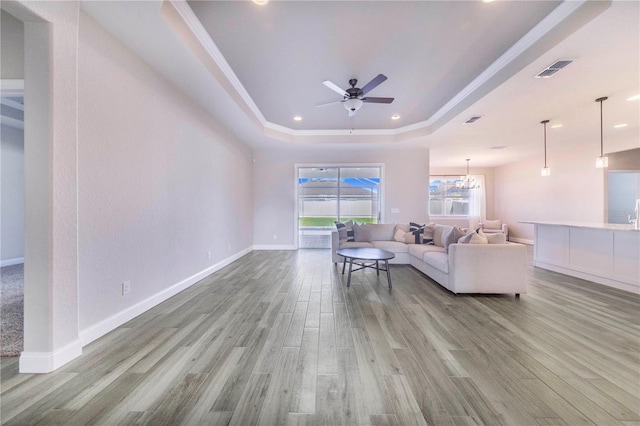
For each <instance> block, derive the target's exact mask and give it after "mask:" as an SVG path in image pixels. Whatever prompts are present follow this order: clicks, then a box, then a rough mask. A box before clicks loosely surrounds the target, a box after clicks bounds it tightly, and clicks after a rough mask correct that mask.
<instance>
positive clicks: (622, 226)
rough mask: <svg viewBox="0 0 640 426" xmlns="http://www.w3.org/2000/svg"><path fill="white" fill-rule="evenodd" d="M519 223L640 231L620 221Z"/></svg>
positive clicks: (527, 221) (522, 221)
mask: <svg viewBox="0 0 640 426" xmlns="http://www.w3.org/2000/svg"><path fill="white" fill-rule="evenodd" d="M518 223H529V224H531V225H545V226H571V227H574V228H592V229H610V230H612V231H635V232H640V229H638V228H634V227H633V225H631V224H629V225H626V224H620V223H598V222H569V221H567V222H544V221H535V220H519V221H518Z"/></svg>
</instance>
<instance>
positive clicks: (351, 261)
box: [347, 258, 353, 287]
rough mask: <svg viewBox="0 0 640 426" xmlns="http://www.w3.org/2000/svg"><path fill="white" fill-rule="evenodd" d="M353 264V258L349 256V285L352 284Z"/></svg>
mask: <svg viewBox="0 0 640 426" xmlns="http://www.w3.org/2000/svg"><path fill="white" fill-rule="evenodd" d="M352 266H353V258H349V278H347V287H350V286H351V267H352Z"/></svg>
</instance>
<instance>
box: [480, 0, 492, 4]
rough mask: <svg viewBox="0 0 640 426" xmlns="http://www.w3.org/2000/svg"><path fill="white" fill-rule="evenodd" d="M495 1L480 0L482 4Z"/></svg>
mask: <svg viewBox="0 0 640 426" xmlns="http://www.w3.org/2000/svg"><path fill="white" fill-rule="evenodd" d="M494 1H495V0H482V3H493V2H494Z"/></svg>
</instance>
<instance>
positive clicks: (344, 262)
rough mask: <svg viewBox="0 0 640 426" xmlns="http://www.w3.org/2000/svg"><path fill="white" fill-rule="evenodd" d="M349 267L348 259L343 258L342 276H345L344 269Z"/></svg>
mask: <svg viewBox="0 0 640 426" xmlns="http://www.w3.org/2000/svg"><path fill="white" fill-rule="evenodd" d="M345 266H347V258H346V257H343V258H342V275H344V267H345Z"/></svg>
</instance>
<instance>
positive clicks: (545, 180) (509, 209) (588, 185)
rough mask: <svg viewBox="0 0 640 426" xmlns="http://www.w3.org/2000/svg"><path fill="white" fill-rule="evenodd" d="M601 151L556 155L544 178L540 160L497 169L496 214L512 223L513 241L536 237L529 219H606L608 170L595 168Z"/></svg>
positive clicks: (579, 151) (591, 220)
mask: <svg viewBox="0 0 640 426" xmlns="http://www.w3.org/2000/svg"><path fill="white" fill-rule="evenodd" d="M596 157H597V147H595V149H590V150H589V149H584V150H571V151H564V152H557V153H554V156H553V158H552V159H551V161H550V162H549V167H550V168H551V176H547V177H542V176H540V168H541V167H542V166H541V163H540V159H539V158H535V159H531V160H526V161H520V162H517V163H512V164H508V165H506V166H501V167H497V168H496V171H495V188H496V198H495V208H496V215H497V217H499V218H500V219H502V220H503V221H506V222H507V223H509V233H510V234H511V238H512V239H514V238H515V239H516V240H517V239H525V240H533V225H528V224H522V223H518V221H523V220H536V221H576V222H599V223H602V222H606V217H605V213H606V211H605V210H606V207H605V201H604V199H605V196H604V182H605V178H604V173H605V172H604V170H603V169H596V168H595V158H596Z"/></svg>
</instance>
